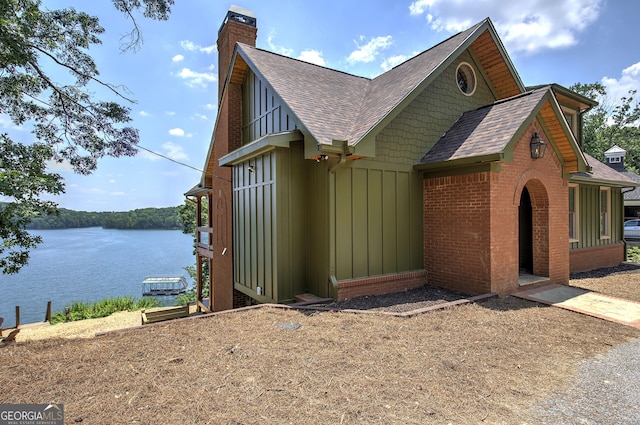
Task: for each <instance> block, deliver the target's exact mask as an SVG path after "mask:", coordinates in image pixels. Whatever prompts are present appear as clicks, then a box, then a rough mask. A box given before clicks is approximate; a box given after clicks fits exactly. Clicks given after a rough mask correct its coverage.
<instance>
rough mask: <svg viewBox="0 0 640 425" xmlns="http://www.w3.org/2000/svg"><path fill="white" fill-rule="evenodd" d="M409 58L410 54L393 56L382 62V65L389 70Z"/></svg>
mask: <svg viewBox="0 0 640 425" xmlns="http://www.w3.org/2000/svg"><path fill="white" fill-rule="evenodd" d="M416 54H417V53H416ZM414 56H415V55H414ZM407 59H409V56H405V55H397V56H391V57H390V58H387V59H385V60H384V62H382V64H380V67H381V68H382V69H384V70H385V71H388V70H390V69H391V68H393V67H394V66H396V65H400V64H401V63H402V62H404V61H406V60H407Z"/></svg>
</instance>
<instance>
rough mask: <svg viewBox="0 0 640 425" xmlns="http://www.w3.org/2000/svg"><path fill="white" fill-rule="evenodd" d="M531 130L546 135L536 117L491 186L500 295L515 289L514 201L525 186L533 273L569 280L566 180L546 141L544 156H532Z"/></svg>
mask: <svg viewBox="0 0 640 425" xmlns="http://www.w3.org/2000/svg"><path fill="white" fill-rule="evenodd" d="M534 132H538V133H539V134H540V136H541V137H542V138H543V139H544V140H547V141H548V140H549V138H548V136H547V135H546V134H545V133H544V131H543V129H542V127H541V126H540V124H539V123H538V122H537V121H534V122H533V123H532V124H531V125H530V126H529V128H528V129H527V130H526V131H525V132H524V133H523V135H522V136H521V138H520V140H518V142H516V144H515V146H514V149H513V161H511V162H505V163H504V164H503V165H502V169H501V171H500V172H499V173H496V176H495V184H493V185H492V199H493V205H492V206H493V208H492V238H493V241H494V243H493V244H492V249H493V252H494V253H497V252H499V253H500V254H501V255H499V256H493V257H492V264H493V269H494V270H495V273H494V276H493V283H492V286H493V292H497V293H499V294H500V295H505V294H509V293H511V292H514V291H516V290H518V289H519V286H518V283H517V282H518V281H517V278H518V259H519V257H518V255H519V254H518V206H519V204H520V196H521V194H522V190H523V188H524V187H526V188H527V190H528V191H529V194H530V196H531V204H532V207H533V273H534V274H536V275H539V276H546V277H549V283H567V282H568V281H569V236H568V235H569V228H568V218H567V217H568V215H569V210H568V208H569V206H568V201H567V199H568V196H569V195H568V180H567V179H565V178H563V174H562V164H561V162H560V159H559V157H558V155H556V153H555V151H554V150H553V148H552V146H551V145H550V144H549V146H548V147H547V150H546V153H545V156H544V158H540V159H532V158H531V151H530V145H529V142H530V140H531V136H532V135H533V133H534ZM505 265H506V266H507V267H505Z"/></svg>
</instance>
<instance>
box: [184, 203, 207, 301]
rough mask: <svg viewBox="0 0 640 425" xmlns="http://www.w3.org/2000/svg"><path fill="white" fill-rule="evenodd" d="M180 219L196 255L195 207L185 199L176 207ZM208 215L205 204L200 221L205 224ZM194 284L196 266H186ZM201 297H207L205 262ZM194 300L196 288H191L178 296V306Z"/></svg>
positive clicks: (196, 278) (204, 204) (204, 264)
mask: <svg viewBox="0 0 640 425" xmlns="http://www.w3.org/2000/svg"><path fill="white" fill-rule="evenodd" d="M178 210H179V214H180V219H181V221H182V232H183V233H190V234H191V235H192V236H193V254H194V255H195V254H196V243H197V239H196V232H197V229H196V225H197V205H196V204H194V203H193V202H191V201H189V200H187V199H185V201H184V203H183V204H182V205H181V206H180V207H178ZM208 213H209V209H208V206H207V204H206V202H203V205H202V221H203V222H205V223H206V222H207V214H208ZM184 269H185V270H186V271H187V273H189V276H190V277H191V279H192V280H193V282H194V285H195V284H196V283H195V282H197V281H198V276H197V268H196V265H193V266H186V267H185V268H184ZM202 286H203V287H202V296H203V297H204V298H207V297H208V296H209V262H208V261H205V262H204V263H203V264H202ZM195 300H196V288H195V287H191V288H189V290H187V292H186V293H184V294H180V295H179V296H178V301H179V303H180V304H187V303H190V302H194V301H195Z"/></svg>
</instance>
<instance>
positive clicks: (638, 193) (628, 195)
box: [620, 170, 640, 201]
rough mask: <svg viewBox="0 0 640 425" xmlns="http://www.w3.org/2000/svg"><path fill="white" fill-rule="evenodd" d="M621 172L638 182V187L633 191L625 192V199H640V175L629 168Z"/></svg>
mask: <svg viewBox="0 0 640 425" xmlns="http://www.w3.org/2000/svg"><path fill="white" fill-rule="evenodd" d="M620 173H621V174H623V175H624V176H625V177H627V178H628V179H631V180H633V181H634V182H636V183H637V184H638V187H636V188H635V189H634V190H632V191H631V192H625V194H624V199H626V200H628V201H640V176H639V175H637V174H636V173H632V172H631V171H628V170H624V171H621V172H620Z"/></svg>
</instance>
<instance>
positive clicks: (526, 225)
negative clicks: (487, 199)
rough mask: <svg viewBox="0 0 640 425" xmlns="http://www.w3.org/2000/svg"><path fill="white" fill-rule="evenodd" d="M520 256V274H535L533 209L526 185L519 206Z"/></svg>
mask: <svg viewBox="0 0 640 425" xmlns="http://www.w3.org/2000/svg"><path fill="white" fill-rule="evenodd" d="M518 258H519V261H518V265H519V269H520V274H524V273H527V274H533V210H532V206H531V196H530V195H529V190H528V189H527V188H526V187H525V188H524V189H522V194H521V195H520V206H519V207H518Z"/></svg>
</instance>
